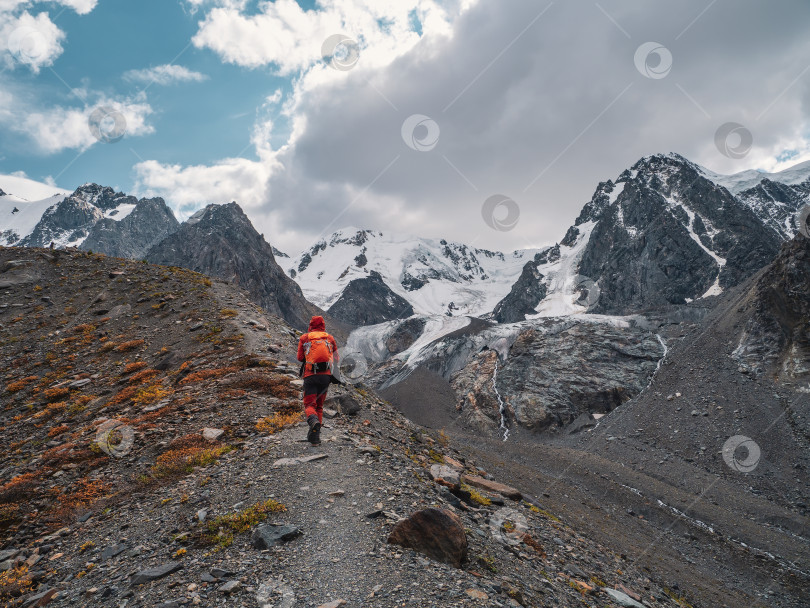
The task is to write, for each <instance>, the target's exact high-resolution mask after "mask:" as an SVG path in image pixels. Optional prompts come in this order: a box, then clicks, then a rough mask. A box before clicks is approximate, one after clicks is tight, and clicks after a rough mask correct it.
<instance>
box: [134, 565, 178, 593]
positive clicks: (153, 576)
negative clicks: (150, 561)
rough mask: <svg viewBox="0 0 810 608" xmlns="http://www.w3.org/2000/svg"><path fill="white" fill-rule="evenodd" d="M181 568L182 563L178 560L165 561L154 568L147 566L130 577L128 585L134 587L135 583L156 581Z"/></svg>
mask: <svg viewBox="0 0 810 608" xmlns="http://www.w3.org/2000/svg"><path fill="white" fill-rule="evenodd" d="M182 568H183V564H181V563H180V562H167V563H165V564H162V565H160V566H155V567H154V568H147V569H146V570H141V571H140V572H138V573H137V574H134V575H133V576H132V578H131V579H130V581H129V584H130V586H132V587H134V586H135V585H142V584H143V583H148V582H150V581H156V580H158V579H159V578H163V577H164V576H168V575H170V574H172V573H173V572H177V571H178V570H181V569H182Z"/></svg>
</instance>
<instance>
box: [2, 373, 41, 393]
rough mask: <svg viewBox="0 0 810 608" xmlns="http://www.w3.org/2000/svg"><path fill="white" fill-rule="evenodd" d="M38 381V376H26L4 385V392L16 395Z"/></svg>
mask: <svg viewBox="0 0 810 608" xmlns="http://www.w3.org/2000/svg"><path fill="white" fill-rule="evenodd" d="M37 380H39V376H27V377H25V378H20V379H19V380H15V381H14V382H9V383H8V384H7V385H6V391H8V392H9V393H17V392H19V391H21V390H22V389H24V388H25V387H26V386H28V385H29V384H31V383H32V382H36V381H37Z"/></svg>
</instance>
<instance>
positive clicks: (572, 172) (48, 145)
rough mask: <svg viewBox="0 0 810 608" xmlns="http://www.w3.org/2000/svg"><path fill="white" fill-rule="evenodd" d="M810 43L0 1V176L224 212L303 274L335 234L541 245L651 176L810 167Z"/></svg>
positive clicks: (429, 9)
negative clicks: (509, 212) (503, 203)
mask: <svg viewBox="0 0 810 608" xmlns="http://www.w3.org/2000/svg"><path fill="white" fill-rule="evenodd" d="M808 27H810V3H808V2H806V0H783V1H782V2H780V3H778V6H777V5H771V4H766V3H763V2H761V1H759V0H737V1H735V2H731V1H730V0H725V1H723V0H716V1H711V0H683V1H681V2H677V3H673V2H670V1H665V0H651V1H650V2H645V3H638V2H636V1H635V0H603V1H600V2H599V3H594V2H592V1H588V0H566V1H565V2H562V1H559V0H542V1H536V0H329V1H326V0H322V1H317V0H308V1H306V2H304V1H303V0H302V1H301V2H296V1H295V0H138V1H137V2H136V1H134V0H51V1H50V2H38V1H32V0H0V78H1V79H2V84H1V85H0V174H11V173H18V172H23V173H25V174H26V175H27V176H29V177H30V178H32V179H36V180H39V181H45V182H51V181H55V183H56V184H57V185H59V186H60V187H62V188H65V189H71V188H75V187H76V186H78V185H80V184H82V183H85V182H91V181H92V182H97V183H101V184H104V185H109V186H113V187H115V188H117V189H121V190H123V191H125V192H127V193H130V194H135V195H138V196H162V197H164V198H165V199H166V201H167V202H168V203H169V205H170V206H172V208H174V209H175V211H177V212H178V213H179V215H180V216H181V217H183V216H187V215H188V214H190V213H191V212H193V211H194V210H196V209H198V208H200V207H202V206H204V205H205V204H208V203H225V202H229V201H231V200H236V201H237V202H238V203H239V204H240V205H241V206H242V207H243V208H244V209H245V211H246V213H247V214H248V216H249V217H250V218H251V220H252V221H253V223H254V224H255V225H256V227H257V228H258V229H259V230H260V232H263V233H264V234H265V235H266V237H267V238H268V240H270V241H271V242H272V243H273V244H274V245H276V246H277V247H279V248H280V249H282V250H286V251H290V252H293V253H294V252H297V251H300V250H301V249H304V248H305V247H307V246H308V245H310V244H311V243H312V242H313V241H314V240H317V239H318V238H320V237H321V236H323V235H325V234H328V233H329V232H331V231H333V230H336V229H338V228H341V227H344V226H357V227H363V228H371V229H377V230H388V231H390V230H395V231H397V232H405V233H411V234H417V235H419V236H425V237H432V238H447V239H452V240H456V241H462V242H467V243H472V244H474V245H476V246H481V247H487V248H490V249H501V250H509V249H514V248H519V247H535V246H541V245H545V244H549V243H554V242H557V241H559V240H560V239H561V238H562V236H563V235H564V234H565V230H566V228H567V227H568V226H569V225H570V224H571V223H572V222H573V220H574V219H575V218H576V216H577V215H578V213H579V211H580V209H581V207H582V205H583V204H584V203H585V202H587V201H588V200H589V199H590V197H591V195H592V194H593V191H594V189H595V187H596V185H597V183H598V182H599V181H603V180H606V179H610V178H615V177H617V176H618V175H619V174H620V173H621V172H622V171H623V170H624V169H626V168H627V167H629V166H631V165H632V164H633V163H635V162H636V161H637V160H638V159H639V158H640V157H642V156H646V155H649V154H654V153H666V152H678V153H680V154H682V155H684V156H686V157H687V158H690V159H691V160H693V161H695V162H698V163H700V164H702V165H704V166H706V167H708V168H710V169H712V170H714V171H717V172H718V173H735V172H738V171H742V170H746V169H762V170H768V171H778V170H781V169H784V168H787V167H789V166H791V165H793V164H796V163H799V162H803V161H806V160H810V38H808V37H807V31H808ZM336 36H337V37H339V39H340V40H342V41H343V44H344V46H343V48H344V49H349V50H350V51H352V52H356V55H355V57H354V58H355V59H357V61H356V62H354V61H351V62H349V63H348V64H347V65H344V64H341V63H340V62H337V63H335V62H332V63H330V62H328V61H325V60H324V58H323V56H322V48H323V47H324V45H327V44H328V42H329V41H330V40H334V38H335V37H336ZM350 54H351V53H350ZM661 61H663V65H659V62H661ZM150 69H151V70H156V72H153V73H152V74H151V75H150V74H144V73H143V71H144V70H150ZM155 74H157V75H158V76H160V78H158V80H156V81H154V82H153V80H154V75H155ZM99 107H103V108H107V109H108V110H109V111H112V112H115V113H119V114H120V115H122V116H125V117H126V126H127V129H126V133H125V134H124V136H123V138H122V139H120V141H117V142H116V143H103V142H101V141H97V139H96V138H95V137H94V136H93V134H92V131H91V129H90V127H89V126H88V121H89V120H90V117H91V116H92V115H93V112H94V111H95V110H97V108H99ZM415 116H416V117H422V118H416V119H414V117H415ZM729 123H734V124H737V125H740V127H741V128H742V130H741V129H739V128H736V127H735V128H728V126H727V125H728V124H729ZM404 127H407V128H409V129H411V132H410V133H405V132H404V130H405V129H404ZM742 132H745V133H747V134H750V135H751V138H749V139H750V140H752V141H753V144H751V145H747V144H746V145H745V146H743V147H744V148H745V149H744V150H743V153H742V154H730V153H729V152H728V146H730V147H731V148H734V147H735V146H739V145H740V141H743V142H745V141H747V140H745V139H743V140H737V139H735V138H736V137H738V136H739V134H740V133H742ZM718 134H724V135H723V137H724V138H726V139H725V140H724V142H725V144H724V145H721V144H719V143H718V139H717V138H718ZM427 135H430V140H431V141H430V142H429V143H430V145H424V142H427V139H424V138H425V137H427ZM423 139H424V141H422V140H423ZM493 195H498V196H505V197H508V198H512V199H513V200H514V201H516V204H517V205H518V206H519V208H520V220H519V221H518V222H516V223H515V226H514V228H513V229H512V230H510V231H508V232H506V231H498V230H495V229H493V228H492V227H491V226H490V225H488V224H487V223H486V222H485V221H484V220H483V219H482V215H481V213H482V211H481V210H482V208H483V205H484V203H485V201H486V200H487V199H488V198H489V197H491V196H493Z"/></svg>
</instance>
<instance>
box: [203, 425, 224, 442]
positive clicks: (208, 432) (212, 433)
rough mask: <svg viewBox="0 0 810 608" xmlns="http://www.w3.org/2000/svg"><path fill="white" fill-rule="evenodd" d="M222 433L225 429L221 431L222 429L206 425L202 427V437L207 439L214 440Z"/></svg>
mask: <svg viewBox="0 0 810 608" xmlns="http://www.w3.org/2000/svg"><path fill="white" fill-rule="evenodd" d="M224 434H225V431H223V430H222V429H212V428H209V427H206V428H204V429H203V430H202V436H203V439H207V440H208V441H216V440H217V439H219V438H220V437H222V435H224Z"/></svg>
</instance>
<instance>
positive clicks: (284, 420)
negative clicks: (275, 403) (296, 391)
mask: <svg viewBox="0 0 810 608" xmlns="http://www.w3.org/2000/svg"><path fill="white" fill-rule="evenodd" d="M303 419H304V413H303V412H301V411H298V412H294V413H281V412H276V413H275V414H273V415H272V416H267V417H266V418H262V419H261V420H259V421H258V422H257V423H256V430H257V431H259V432H262V433H269V434H270V435H273V434H274V433H278V432H279V431H280V430H282V429H284V428H286V427H288V426H293V425H294V424H298V423H299V422H301V421H302V420H303Z"/></svg>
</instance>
